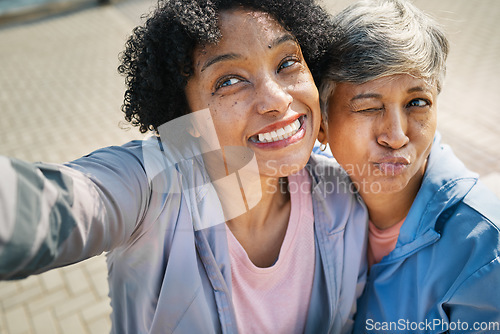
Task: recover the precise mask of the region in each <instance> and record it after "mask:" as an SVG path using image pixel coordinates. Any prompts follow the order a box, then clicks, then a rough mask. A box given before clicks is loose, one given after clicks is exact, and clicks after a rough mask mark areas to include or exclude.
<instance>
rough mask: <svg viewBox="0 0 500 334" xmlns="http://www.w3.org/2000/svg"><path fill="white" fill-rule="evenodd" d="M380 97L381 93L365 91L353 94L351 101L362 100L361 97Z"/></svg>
mask: <svg viewBox="0 0 500 334" xmlns="http://www.w3.org/2000/svg"><path fill="white" fill-rule="evenodd" d="M381 97H382V95H380V94H375V93H365V94H358V95H356V96H354V97H353V98H352V99H351V101H356V100H362V99H379V98H381Z"/></svg>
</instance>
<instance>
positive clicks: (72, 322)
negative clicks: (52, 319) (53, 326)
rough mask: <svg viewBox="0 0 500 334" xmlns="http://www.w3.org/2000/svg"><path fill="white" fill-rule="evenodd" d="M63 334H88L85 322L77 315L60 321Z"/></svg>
mask: <svg viewBox="0 0 500 334" xmlns="http://www.w3.org/2000/svg"><path fill="white" fill-rule="evenodd" d="M59 324H60V326H61V329H62V332H63V333H71V334H88V331H87V328H86V326H85V324H84V322H83V321H82V320H81V319H80V317H79V316H78V315H77V314H72V315H70V316H68V317H67V318H64V319H61V320H60V321H59Z"/></svg>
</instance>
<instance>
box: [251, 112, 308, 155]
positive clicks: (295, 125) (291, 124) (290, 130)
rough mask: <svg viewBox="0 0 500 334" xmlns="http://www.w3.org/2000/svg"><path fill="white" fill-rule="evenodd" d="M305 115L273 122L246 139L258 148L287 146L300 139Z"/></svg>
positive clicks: (303, 130) (303, 134) (302, 133)
mask: <svg viewBox="0 0 500 334" xmlns="http://www.w3.org/2000/svg"><path fill="white" fill-rule="evenodd" d="M305 119H306V116H305V115H297V116H295V117H292V118H289V119H287V120H283V121H280V122H276V123H273V124H271V125H269V126H266V127H265V128H263V129H261V130H260V131H259V132H258V133H256V134H254V135H253V136H251V137H250V138H249V139H248V140H249V141H250V142H251V143H253V144H254V145H256V146H257V147H259V148H270V149H271V148H278V147H284V146H288V145H290V144H292V143H295V142H297V141H299V140H300V139H302V138H303V137H304V136H305V133H306V126H305Z"/></svg>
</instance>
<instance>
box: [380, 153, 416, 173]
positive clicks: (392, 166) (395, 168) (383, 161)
mask: <svg viewBox="0 0 500 334" xmlns="http://www.w3.org/2000/svg"><path fill="white" fill-rule="evenodd" d="M374 160H375V161H374V162H373V164H374V165H375V167H376V168H377V169H379V170H380V171H381V172H382V173H383V175H385V176H397V175H400V174H402V173H403V172H404V171H405V170H406V169H407V168H408V167H409V166H410V165H411V162H410V159H409V158H407V157H405V156H396V155H388V156H384V157H382V158H378V159H374Z"/></svg>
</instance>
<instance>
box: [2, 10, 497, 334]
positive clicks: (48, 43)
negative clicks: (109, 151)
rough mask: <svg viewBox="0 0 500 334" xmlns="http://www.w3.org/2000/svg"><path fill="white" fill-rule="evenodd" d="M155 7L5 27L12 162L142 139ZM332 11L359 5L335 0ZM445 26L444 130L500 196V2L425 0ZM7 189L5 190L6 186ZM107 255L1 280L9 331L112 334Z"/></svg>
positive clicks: (5, 140) (6, 119) (6, 135)
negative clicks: (132, 45)
mask: <svg viewBox="0 0 500 334" xmlns="http://www.w3.org/2000/svg"><path fill="white" fill-rule="evenodd" d="M154 1H155V0H125V1H123V2H120V3H117V4H114V5H111V6H100V7H97V6H95V7H92V8H88V9H85V10H81V11H78V12H73V13H71V14H67V15H60V16H57V17H53V18H50V19H45V20H39V21H36V22H32V23H28V24H17V25H13V26H10V27H3V28H1V27H0V45H1V47H0V63H1V64H2V66H0V116H1V120H0V154H3V155H9V156H14V157H17V158H20V159H25V160H28V161H39V160H42V161H48V162H63V161H67V160H71V159H74V158H77V157H80V156H81V155H84V154H86V153H88V152H90V151H92V150H95V149H97V148H99V147H102V146H107V145H120V144H122V143H124V142H126V141H128V140H130V139H134V138H140V137H141V135H140V134H139V133H138V131H137V130H136V129H134V128H133V129H130V128H129V129H125V130H124V129H122V128H123V127H127V126H126V124H123V123H121V124H120V122H121V120H122V115H121V112H120V106H121V101H122V97H123V91H124V85H123V79H122V78H121V77H120V76H119V75H118V74H117V72H116V67H117V66H118V57H117V55H118V53H119V52H120V51H122V49H123V45H124V42H125V39H126V37H127V35H128V34H129V33H130V31H131V30H132V28H133V27H134V26H135V25H137V24H138V23H139V22H141V19H140V14H141V13H144V12H146V11H147V10H148V8H150V7H151V6H152V4H153V3H154ZM324 2H325V4H326V6H327V7H328V8H329V9H330V10H332V11H337V10H338V9H340V8H342V7H343V6H345V5H346V4H347V3H349V2H350V1H349V0H338V1H333V0H325V1H324ZM414 2H415V4H416V5H417V6H419V7H420V8H423V9H425V10H427V11H428V12H430V13H432V14H433V15H434V16H436V17H438V19H439V21H440V22H441V23H442V24H443V25H444V26H445V28H446V30H447V32H448V35H449V37H450V39H451V43H452V50H451V54H450V57H449V63H448V64H449V66H448V67H449V70H448V76H447V80H446V82H445V86H444V91H443V92H442V95H441V96H440V101H439V103H440V105H439V129H440V131H441V132H442V134H443V139H444V141H445V142H447V143H449V144H451V146H452V147H453V148H454V149H455V151H456V153H457V154H458V155H459V156H460V157H461V158H462V159H463V161H464V162H465V164H466V165H467V166H468V167H470V168H471V169H473V170H476V171H478V172H479V173H480V174H481V177H482V178H483V180H484V181H485V182H486V183H487V185H488V186H489V187H490V188H492V189H493V190H494V191H496V192H497V194H499V195H500V144H499V143H500V134H499V131H498V130H497V128H496V127H497V126H498V124H500V108H499V106H498V105H497V104H496V102H497V100H498V99H497V95H498V92H500V23H497V21H498V19H499V18H500V1H498V0H440V1H435V0H414ZM0 182H1V181H0ZM106 275H107V270H106V265H105V259H104V257H103V256H99V257H96V258H94V259H90V260H88V261H85V262H83V263H80V264H77V265H73V266H69V267H66V268H62V269H57V270H53V271H51V272H48V273H45V274H42V275H38V276H33V277H30V278H28V279H26V280H21V281H15V282H0V333H2V334H4V333H5V334H24V333H43V334H46V333H50V334H52V333H55V334H57V333H71V334H78V333H86V334H87V333H107V332H109V330H110V326H111V324H110V320H109V314H110V312H111V309H110V307H109V298H108V297H107V293H108V286H107V282H106Z"/></svg>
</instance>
